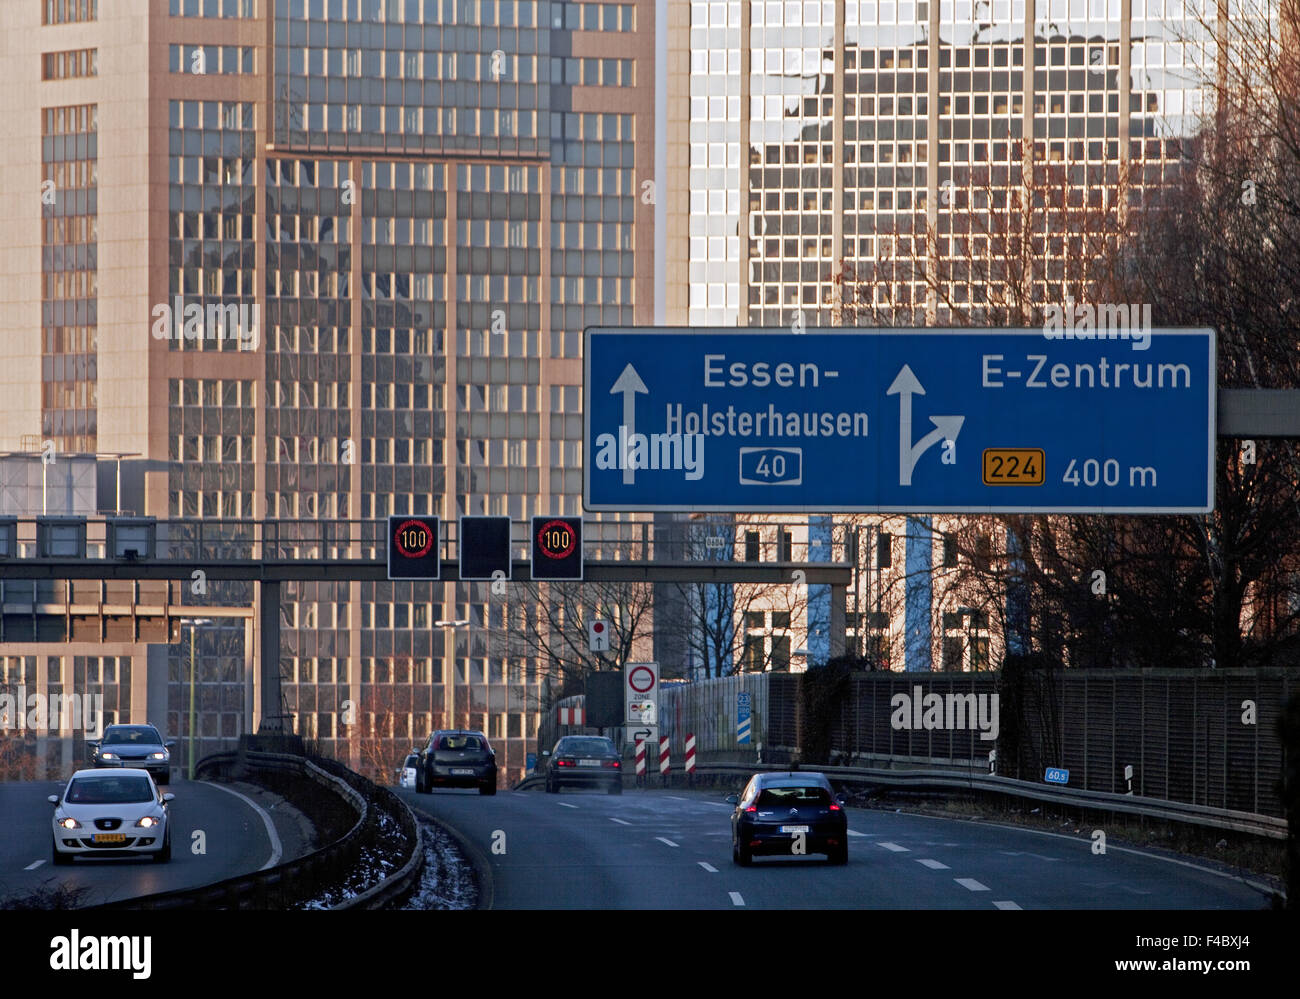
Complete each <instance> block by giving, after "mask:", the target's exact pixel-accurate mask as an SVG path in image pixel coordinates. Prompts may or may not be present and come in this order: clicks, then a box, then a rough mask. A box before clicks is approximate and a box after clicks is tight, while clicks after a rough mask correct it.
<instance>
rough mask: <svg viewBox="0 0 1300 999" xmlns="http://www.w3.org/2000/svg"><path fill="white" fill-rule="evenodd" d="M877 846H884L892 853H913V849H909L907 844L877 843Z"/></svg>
mask: <svg viewBox="0 0 1300 999" xmlns="http://www.w3.org/2000/svg"><path fill="white" fill-rule="evenodd" d="M876 846H883V847H884V848H885V849H886V850H889V851H890V852H891V853H911V852H912V851H911V850H909V849H908V848H907V847H905V846H899V845H898V844H897V843H877V844H876Z"/></svg>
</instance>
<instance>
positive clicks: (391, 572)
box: [388, 515, 441, 579]
mask: <svg viewBox="0 0 1300 999" xmlns="http://www.w3.org/2000/svg"><path fill="white" fill-rule="evenodd" d="M438 537H439V535H438V518H437V517H426V516H423V515H416V516H396V517H389V518H388V578H389V579H437V578H438V575H439V570H440V561H439V558H440V554H441V547H440V545H439V544H438Z"/></svg>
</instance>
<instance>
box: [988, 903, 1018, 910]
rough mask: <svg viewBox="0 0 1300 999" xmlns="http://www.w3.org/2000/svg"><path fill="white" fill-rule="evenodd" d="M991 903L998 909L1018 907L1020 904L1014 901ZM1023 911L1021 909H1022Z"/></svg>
mask: <svg viewBox="0 0 1300 999" xmlns="http://www.w3.org/2000/svg"><path fill="white" fill-rule="evenodd" d="M993 905H994V906H995V907H997V908H999V909H1019V908H1020V906H1018V905H1016V903H1015V902H994V903H993ZM1022 911H1023V910H1022Z"/></svg>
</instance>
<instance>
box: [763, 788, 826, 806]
mask: <svg viewBox="0 0 1300 999" xmlns="http://www.w3.org/2000/svg"><path fill="white" fill-rule="evenodd" d="M830 803H831V794H830V792H829V791H827V790H826V788H824V787H816V786H814V787H765V788H763V790H762V792H761V793H760V794H759V796H758V804H759V805H773V806H780V805H790V806H798V805H829V804H830Z"/></svg>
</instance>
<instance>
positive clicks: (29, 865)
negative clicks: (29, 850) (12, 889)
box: [23, 860, 45, 871]
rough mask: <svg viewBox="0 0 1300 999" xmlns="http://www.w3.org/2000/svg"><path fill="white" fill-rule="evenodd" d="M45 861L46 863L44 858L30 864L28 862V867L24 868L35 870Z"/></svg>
mask: <svg viewBox="0 0 1300 999" xmlns="http://www.w3.org/2000/svg"><path fill="white" fill-rule="evenodd" d="M43 863H45V861H44V860H33V861H32V862H31V863H30V864H28V865H27V866H26V867H24V868H23V870H24V871H34V870H36V868H38V867H40V866H41V864H43Z"/></svg>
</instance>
